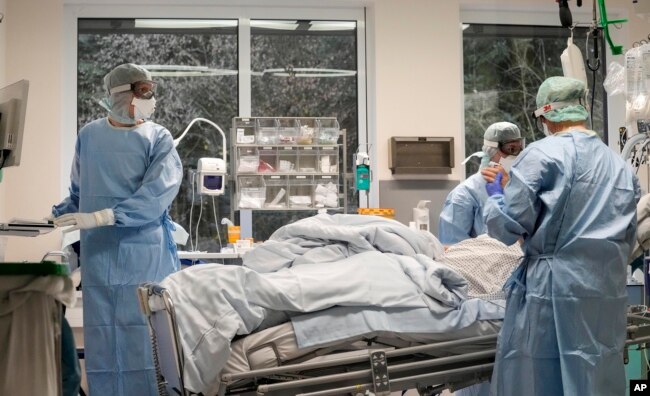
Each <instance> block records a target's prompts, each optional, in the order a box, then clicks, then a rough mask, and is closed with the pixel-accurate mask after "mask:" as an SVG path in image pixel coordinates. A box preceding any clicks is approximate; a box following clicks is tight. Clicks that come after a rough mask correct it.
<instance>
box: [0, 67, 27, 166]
mask: <svg viewBox="0 0 650 396" xmlns="http://www.w3.org/2000/svg"><path fill="white" fill-rule="evenodd" d="M28 90H29V81H27V80H20V81H18V82H17V83H14V84H11V85H8V86H6V87H4V88H2V89H0V169H2V168H5V167H7V166H18V165H20V152H21V149H22V145H23V130H24V128H25V111H26V109H27V91H28Z"/></svg>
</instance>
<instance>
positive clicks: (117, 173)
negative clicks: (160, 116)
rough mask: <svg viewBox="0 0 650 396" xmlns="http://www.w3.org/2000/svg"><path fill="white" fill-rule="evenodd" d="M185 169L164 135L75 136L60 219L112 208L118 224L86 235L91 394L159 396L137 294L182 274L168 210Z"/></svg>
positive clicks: (146, 129) (99, 127) (143, 130)
mask: <svg viewBox="0 0 650 396" xmlns="http://www.w3.org/2000/svg"><path fill="white" fill-rule="evenodd" d="M181 178H182V165H181V161H180V158H179V157H178V153H177V152H176V149H175V148H174V144H173V141H172V137H171V134H170V133H169V131H167V129H165V128H163V127H162V126H160V125H157V124H155V123H153V122H146V123H144V124H141V125H137V126H134V127H132V128H115V127H113V126H111V125H110V124H109V123H108V120H107V119H106V118H102V119H99V120H96V121H93V122H91V123H89V124H87V125H86V126H84V127H83V128H82V129H81V130H80V131H79V135H78V137H77V144H76V151H75V157H74V162H73V165H72V174H71V185H70V196H69V197H68V198H66V199H65V200H64V201H63V202H61V203H60V204H59V205H57V206H55V207H54V208H53V209H52V213H53V214H54V215H55V216H60V215H62V214H65V213H71V212H82V213H90V212H94V211H97V210H101V209H105V208H112V209H113V212H114V214H115V225H114V226H108V227H99V228H94V229H90V230H81V254H80V261H81V262H82V271H81V274H82V287H83V305H84V318H83V321H84V346H85V367H86V374H87V378H88V385H89V388H90V394H91V395H155V394H157V393H156V389H155V376H154V370H153V360H152V353H151V346H150V345H151V343H150V341H149V333H148V329H147V325H146V321H145V317H144V315H143V314H142V313H141V312H140V310H139V307H138V299H137V296H136V287H137V286H138V284H140V283H142V282H145V281H161V280H162V279H163V278H164V277H165V276H167V275H169V274H170V273H172V272H174V271H176V270H177V269H178V268H179V261H178V256H177V254H176V246H175V245H174V243H173V241H172V237H171V227H172V225H171V222H170V221H171V220H170V219H169V216H168V208H169V206H170V205H171V203H172V200H173V199H174V197H175V196H176V194H177V193H178V189H179V187H180V184H181Z"/></svg>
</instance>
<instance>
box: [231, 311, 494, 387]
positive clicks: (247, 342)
mask: <svg viewBox="0 0 650 396" xmlns="http://www.w3.org/2000/svg"><path fill="white" fill-rule="evenodd" d="M500 328H501V321H500V320H480V321H477V322H474V323H473V324H472V325H470V326H468V327H465V328H463V329H460V330H456V331H453V332H447V333H438V334H434V333H432V334H404V333H395V332H373V333H370V334H364V335H363V336H359V337H354V338H351V339H348V340H339V341H337V342H332V343H329V344H325V345H320V346H318V347H309V348H299V347H298V345H297V343H296V337H295V334H294V331H293V326H292V324H291V323H290V322H288V323H284V324H281V325H278V326H275V327H271V328H268V329H265V330H262V331H260V332H258V333H253V334H250V335H248V336H246V337H243V338H240V339H238V340H236V341H234V342H233V343H232V351H231V355H230V357H229V359H228V362H227V364H226V366H225V367H224V369H223V371H222V375H223V374H229V373H237V372H245V371H250V370H257V369H262V368H270V367H279V366H281V365H283V364H295V363H301V362H304V361H307V360H309V361H319V360H323V359H326V358H327V355H328V354H329V353H332V352H342V351H355V350H363V351H366V350H367V349H368V348H380V349H392V348H405V347H410V346H416V345H422V344H429V343H434V342H443V341H452V340H460V339H464V338H469V337H475V336H481V335H492V334H497V333H498V332H499V329H500ZM476 350H477V346H476V345H460V346H454V347H451V348H449V349H447V350H443V351H437V352H436V353H437V355H438V356H444V355H452V354H460V353H469V352H474V351H476Z"/></svg>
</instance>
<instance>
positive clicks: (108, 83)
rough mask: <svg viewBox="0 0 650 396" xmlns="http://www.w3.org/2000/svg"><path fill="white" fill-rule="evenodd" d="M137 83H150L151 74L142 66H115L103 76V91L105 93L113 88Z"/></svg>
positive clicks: (126, 64)
mask: <svg viewBox="0 0 650 396" xmlns="http://www.w3.org/2000/svg"><path fill="white" fill-rule="evenodd" d="M138 81H151V73H149V71H148V70H147V69H145V68H144V67H142V66H138V65H134V64H133V63H125V64H123V65H119V66H117V67H116V68H115V69H113V70H111V71H110V72H109V73H108V74H107V75H106V76H104V89H106V92H107V93H110V90H111V89H112V88H115V87H119V86H120V85H124V84H133V83H135V82H138Z"/></svg>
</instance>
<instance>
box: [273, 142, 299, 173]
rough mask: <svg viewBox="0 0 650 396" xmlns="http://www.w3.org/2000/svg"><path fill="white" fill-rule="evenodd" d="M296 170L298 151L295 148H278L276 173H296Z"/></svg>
mask: <svg viewBox="0 0 650 396" xmlns="http://www.w3.org/2000/svg"><path fill="white" fill-rule="evenodd" d="M297 168H298V150H296V147H279V148H278V168H277V169H278V172H280V173H290V172H296V171H297Z"/></svg>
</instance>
